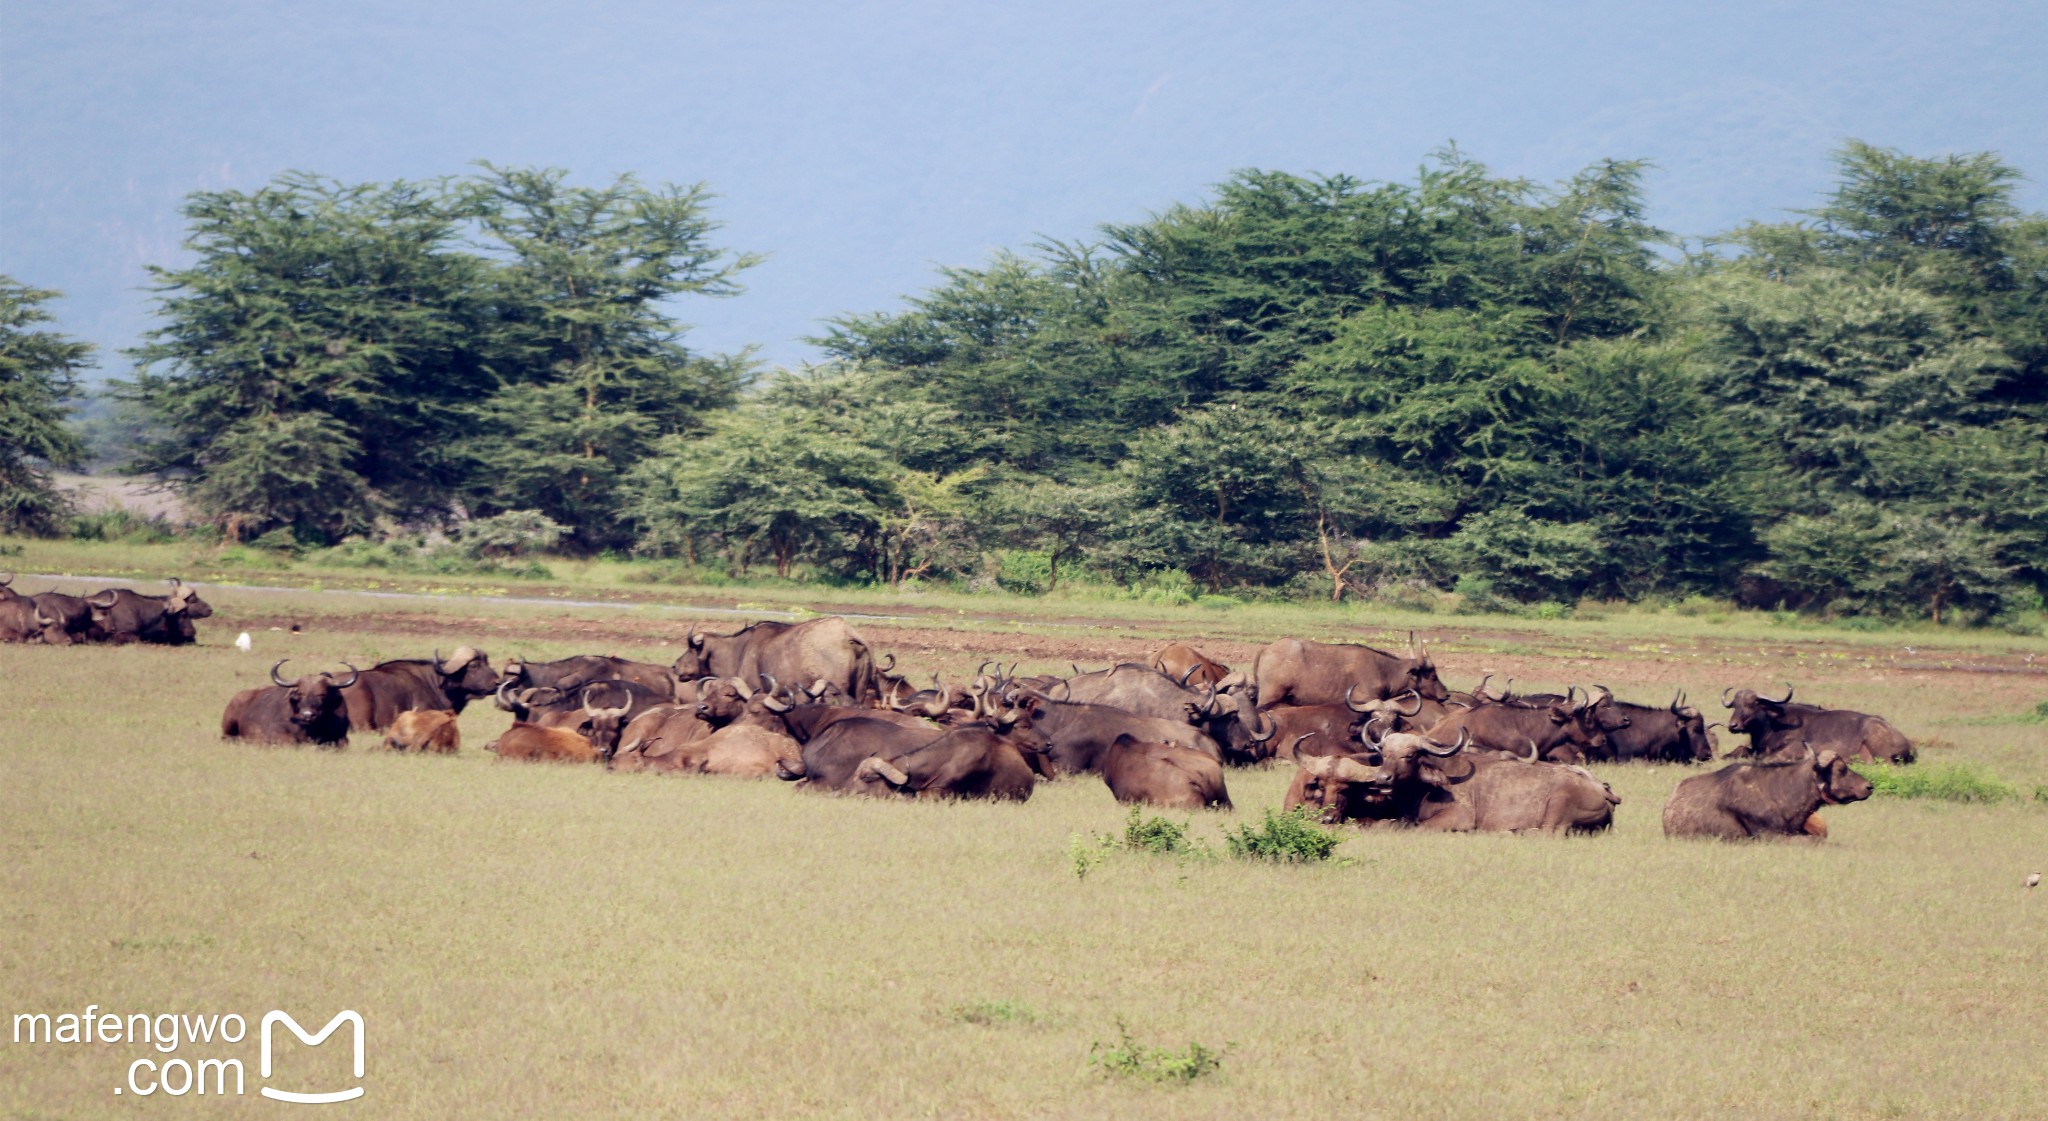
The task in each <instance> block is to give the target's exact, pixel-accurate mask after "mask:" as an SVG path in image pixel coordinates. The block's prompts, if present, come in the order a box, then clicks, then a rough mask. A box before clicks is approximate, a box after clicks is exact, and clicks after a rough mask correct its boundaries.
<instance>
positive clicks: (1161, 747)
mask: <svg viewBox="0 0 2048 1121" xmlns="http://www.w3.org/2000/svg"><path fill="white" fill-rule="evenodd" d="M9 582H11V581H7V580H4V579H0V597H4V598H0V640H12V641H31V642H34V641H40V642H44V643H52V644H66V643H71V642H90V641H113V642H127V641H144V642H160V643H170V644H177V643H189V642H191V641H192V639H193V628H192V624H191V620H192V619H196V618H205V617H206V616H207V615H209V614H211V609H210V608H209V607H207V605H206V604H205V603H204V601H202V600H201V599H200V598H199V597H198V595H196V594H195V593H194V592H193V591H192V589H190V588H189V587H186V586H184V585H182V584H179V583H178V582H177V581H175V580H174V581H172V590H171V593H170V594H169V595H167V596H142V595H137V594H136V593H134V592H130V591H127V590H116V591H109V592H102V593H99V594H98V595H94V596H86V597H71V596H55V595H50V594H47V593H46V594H44V595H37V596H21V595H17V594H16V593H14V592H13V590H12V589H11V588H9V587H7V584H8V583H9ZM284 664H285V663H284V662H279V663H277V664H276V665H273V666H272V667H271V669H270V684H268V685H264V686H260V687H258V688H255V689H249V690H245V691H243V692H240V693H237V694H236V695H235V696H234V697H233V698H232V699H230V700H229V701H228V705H227V710H226V712H225V713H224V714H223V715H222V717H221V734H222V735H223V736H225V737H230V738H242V739H249V740H254V741H260V742H270V743H310V744H318V745H329V746H339V745H341V744H344V743H345V742H346V741H347V738H348V736H349V734H350V733H351V732H360V731H372V730H375V731H382V732H384V733H385V739H384V743H385V746H386V747H388V748H392V749H395V750H410V751H427V752H444V753H445V752H454V751H456V750H457V749H458V748H459V745H460V733H459V731H458V728H457V725H456V715H457V714H458V713H460V712H462V710H463V709H464V708H465V707H466V706H467V705H468V704H469V703H470V702H471V701H473V700H477V699H480V698H483V697H490V698H492V700H493V701H494V702H495V703H496V704H497V705H498V707H500V708H502V709H504V710H506V711H508V712H510V713H511V714H512V715H513V717H514V722H513V724H512V726H511V728H510V729H508V730H507V731H506V732H505V733H504V734H503V735H502V736H500V737H499V738H498V739H497V740H495V741H493V742H492V743H490V744H489V745H487V750H490V751H493V752H495V753H497V755H498V757H499V758H500V759H517V760H563V761H578V762H588V763H597V764H601V765H603V766H605V767H607V768H609V769H612V770H615V771H652V772H676V773H692V774H696V773H702V774H724V775H737V776H750V777H757V778H769V777H774V778H779V779H783V780H786V781H790V782H794V783H797V784H799V785H802V786H804V787H808V788H811V789H817V790H824V791H831V792H840V793H857V794H868V795H875V796H909V797H922V798H962V799H1011V800H1018V801H1021V800H1024V799H1027V798H1029V797H1030V796H1031V793H1032V791H1033V789H1034V788H1035V787H1036V785H1037V784H1038V783H1039V782H1041V781H1044V780H1047V779H1053V778H1057V777H1059V776H1065V775H1079V774H1094V775H1098V776H1100V777H1101V778H1102V780H1103V781H1104V783H1105V784H1106V785H1107V786H1108V787H1109V790H1110V792H1111V794H1112V795H1114V796H1115V798H1116V799H1117V800H1118V801H1121V802H1130V803H1144V804H1150V805H1156V806H1163V807H1169V808H1180V809H1190V808H1204V807H1214V808H1228V807H1229V806H1230V794H1229V791H1228V789H1227V787H1226V784H1225V768H1226V767H1227V766H1243V765H1254V764H1262V763H1267V762H1271V761H1277V762H1280V763H1282V764H1285V765H1289V766H1292V767H1293V768H1294V776H1293V783H1292V785H1291V786H1290V787H1289V789H1288V792H1287V796H1286V803H1285V805H1286V807H1287V808H1288V809H1294V808H1296V807H1305V808H1306V809H1307V810H1308V811H1309V812H1310V813H1312V814H1314V815H1317V816H1319V817H1320V818H1321V820H1322V821H1324V822H1325V823H1330V824H1335V823H1339V822H1347V823H1352V824H1357V825H1374V824H1406V825H1414V826H1419V827H1421V828H1425V829H1438V830H1488V831H1521V830H1545V831H1552V832H1562V831H1585V830H1599V829H1604V828H1606V827H1607V826H1608V825H1610V824H1611V823H1612V821H1613V817H1614V808H1615V806H1617V805H1619V804H1620V799H1619V798H1618V797H1616V796H1615V794H1614V792H1613V791H1612V790H1611V789H1610V788H1609V787H1608V786H1607V784H1606V783H1604V782H1602V781H1600V780H1599V779H1598V778H1596V777H1595V776H1594V775H1593V774H1592V773H1591V772H1589V771H1587V770H1586V769H1585V768H1584V766H1583V765H1582V764H1584V763H1587V762H1605V761H1617V760H1653V761H1669V762H1678V763H1699V762H1705V761H1708V760H1711V759H1713V758H1714V756H1715V747H1716V741H1715V737H1714V734H1713V731H1712V729H1713V728H1714V727H1716V726H1718V725H1710V724H1708V723H1707V721H1706V720H1705V719H1704V718H1703V716H1702V715H1701V714H1700V712H1699V711H1698V710H1697V709H1695V708H1693V707H1691V706H1690V705H1688V704H1687V703H1686V700H1685V697H1684V696H1683V694H1681V695H1679V696H1677V697H1675V698H1673V699H1672V700H1671V702H1670V703H1669V704H1667V705H1663V706H1661V707H1656V706H1646V705H1637V704H1630V703H1627V702H1624V701H1620V700H1617V699H1615V697H1614V696H1613V694H1612V693H1611V692H1610V691H1609V690H1607V689H1606V688H1604V687H1602V686H1597V685H1596V686H1593V687H1592V688H1591V689H1590V690H1585V689H1580V688H1577V687H1574V688H1572V689H1570V690H1568V691H1567V692H1566V693H1565V694H1564V695H1563V696H1558V695H1555V694H1520V695H1518V694H1515V693H1514V692H1513V691H1512V688H1511V686H1512V682H1510V683H1509V686H1510V687H1509V688H1501V689H1493V688H1490V686H1491V678H1488V679H1486V680H1483V681H1481V682H1480V683H1479V684H1478V685H1476V686H1474V687H1473V688H1472V690H1471V691H1469V692H1457V691H1453V690H1451V689H1448V688H1446V687H1445V685H1444V684H1443V682H1442V681H1441V680H1440V679H1439V678H1438V676H1437V671H1436V666H1435V664H1434V662H1433V660H1432V659H1431V658H1430V656H1429V654H1428V652H1427V651H1426V650H1421V649H1417V648H1415V647H1414V646H1413V645H1412V643H1411V648H1410V650H1409V652H1408V653H1407V654H1406V655H1400V654H1393V653H1388V652H1386V651H1382V650H1376V649H1373V648H1371V647H1368V646H1361V645H1350V644H1331V643H1320V642H1310V641H1306V640H1302V639H1291V638H1290V639H1282V640H1281V641H1278V642H1275V643H1272V644H1271V645H1268V646H1266V647H1264V648H1262V649H1260V650H1259V651H1258V653H1257V655H1256V656H1255V657H1254V658H1253V660H1252V664H1251V666H1250V668H1249V669H1248V670H1236V671H1233V670H1232V669H1231V668H1230V667H1228V666H1225V665H1222V664H1220V663H1218V662H1215V661H1213V660H1211V659H1209V658H1207V657H1205V656H1203V655H1202V654H1201V653H1200V652H1199V651H1197V650H1195V649H1194V648H1192V647H1189V646H1186V645H1182V644H1179V643H1175V644H1172V645H1168V646H1166V647H1164V648H1162V649H1160V650H1158V651H1157V652H1155V653H1154V654H1153V655H1152V658H1151V660H1150V662H1149V664H1145V665H1138V664H1130V663H1127V664H1121V665H1114V666H1111V667H1109V668H1107V669H1101V670H1095V671H1092V672H1083V671H1082V670H1081V669H1080V667H1078V666H1076V667H1074V673H1073V674H1072V676H1066V677H1061V676H1049V675H1024V676H1020V675H1018V674H1017V673H1016V671H1015V667H1011V669H1010V670H1009V671H1007V672H1006V671H1004V670H1003V668H1002V667H1001V666H1000V665H999V664H996V663H983V665H982V666H981V668H980V670H979V671H978V672H977V673H976V674H975V675H974V676H973V677H972V679H971V680H968V681H966V682H964V683H946V682H943V681H941V680H940V679H939V678H938V677H936V676H934V677H933V678H932V679H931V684H930V686H929V687H920V686H919V685H918V684H917V683H915V682H913V681H911V680H909V679H908V678H907V677H906V676H904V675H901V674H898V673H896V672H894V671H895V659H894V657H893V656H888V657H885V658H883V659H881V660H877V659H876V658H875V657H874V655H873V654H872V652H871V651H870V649H869V646H868V644H867V643H866V642H865V641H863V640H862V639H861V637H860V636H859V635H858V634H857V633H856V632H855V631H854V630H853V629H852V628H851V627H850V626H848V625H847V623H846V621H845V620H843V619H839V618H836V617H834V618H820V619H813V620H810V621H807V622H802V623H780V622H759V623H754V624H751V625H749V626H747V627H745V628H743V629H741V630H739V631H738V632H736V633H733V634H709V633H704V632H702V631H701V630H699V629H698V628H694V627H693V628H692V629H691V630H690V632H689V635H688V639H687V643H686V646H685V649H684V652H683V654H682V656H681V657H679V658H677V659H676V661H675V663H674V664H673V665H667V666H664V665H655V664H650V663H645V662H634V661H628V660H626V659H622V658H615V657H605V656H596V655H585V656H579V657H573V658H566V659H563V660H560V661H553V662H530V661H525V660H522V659H519V658H513V659H511V660H509V661H506V662H505V663H503V664H502V666H500V667H497V668H493V666H492V664H491V661H490V658H489V657H488V655H486V654H485V653H484V652H483V651H482V650H478V649H475V648H473V647H469V646H463V647H460V648H457V649H456V650H454V651H453V652H452V653H450V654H449V655H448V656H446V657H443V656H442V655H441V654H440V652H439V651H436V652H435V654H434V656H433V657H432V658H422V659H410V660H400V661H390V662H384V663H382V664H379V665H376V666H372V667H369V668H366V669H358V668H357V667H355V666H348V667H347V669H346V671H345V672H341V673H334V672H318V673H310V674H304V675H300V676H296V677H287V676H285V675H284V674H283V673H282V672H281V671H282V669H283V668H284ZM1722 704H1723V706H1724V707H1726V708H1727V709H1728V712H1729V715H1728V720H1727V724H1726V727H1727V728H1728V730H1729V731H1730V732H1731V733H1732V734H1740V735H1745V736H1747V737H1748V743H1747V744H1746V745H1745V746H1743V747H1741V748H1739V749H1738V750H1737V751H1735V752H1733V753H1732V754H1735V755H1740V756H1743V757H1744V759H1743V761H1740V762H1736V763H1733V764H1730V765H1728V766H1726V767H1723V768H1722V769H1720V770H1718V771H1713V772H1710V773H1704V774H1698V775H1694V776H1692V777H1690V778H1687V779H1685V780H1684V781H1682V782H1680V783H1679V784H1678V787H1677V789H1676V790H1675V791H1674V792H1673V794H1672V796H1671V799H1670V801H1669V802H1668V803H1667V804H1666V806H1665V808H1664V830H1665V832H1666V833H1667V834H1669V835H1673V836H1708V837H1722V838H1730V839H1735V838H1746V837H1780V838H1799V837H1806V838H1821V837H1825V836H1826V833H1827V830H1826V826H1825V825H1824V824H1823V823H1822V821H1821V819H1820V817H1819V816H1818V813H1817V811H1818V810H1819V809H1820V807H1821V806H1823V805H1836V804H1841V803H1845V802H1854V801H1859V800H1861V799H1864V798H1867V797H1869V796H1870V793H1871V785H1870V783H1869V782H1868V781H1867V780H1866V779H1864V778H1863V777H1862V776H1861V775H1859V774H1857V773H1856V772H1855V771H1853V770H1851V769H1850V764H1851V763H1852V762H1857V761H1864V760H1869V761H1877V762H1886V763H1910V762H1912V760H1913V757H1914V752H1913V746H1912V744H1911V742H1910V741H1908V740H1907V739H1906V737H1905V736H1903V735H1901V734H1900V733H1899V732H1898V730H1897V729H1895V728H1893V727H1892V726H1891V725H1890V724H1888V723H1886V722H1885V721H1884V720H1883V719H1882V718H1880V717H1876V716H1868V715H1865V714H1863V713H1858V712H1850V711H1847V710H1842V709H1826V708H1821V707H1819V706H1815V705H1808V704H1797V703H1794V702H1793V700H1792V691H1791V689H1790V688H1789V687H1788V689H1787V691H1786V693H1785V695H1784V696H1783V697H1781V698H1772V697H1768V696H1764V695H1761V694H1758V693H1757V692H1755V691H1753V690H1749V689H1741V690H1729V691H1727V692H1724V693H1723V694H1722Z"/></svg>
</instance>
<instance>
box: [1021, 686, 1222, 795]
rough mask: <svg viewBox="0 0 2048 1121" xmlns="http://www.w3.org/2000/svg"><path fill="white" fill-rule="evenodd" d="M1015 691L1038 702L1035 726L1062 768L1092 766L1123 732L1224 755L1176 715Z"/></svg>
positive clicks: (1054, 761)
mask: <svg viewBox="0 0 2048 1121" xmlns="http://www.w3.org/2000/svg"><path fill="white" fill-rule="evenodd" d="M1016 695H1017V696H1019V697H1021V698H1023V699H1025V700H1029V701H1033V702H1036V709H1035V716H1034V718H1033V727H1035V728H1036V729H1037V730H1038V731H1040V732H1042V733H1044V734H1045V735H1046V736H1047V737H1048V738H1049V739H1050V740H1051V743H1052V748H1051V751H1050V752H1049V753H1048V755H1047V758H1048V759H1049V761H1050V765H1051V767H1052V768H1053V769H1054V770H1055V771H1057V772H1059V773H1062V774H1082V773H1085V772H1091V771H1094V770H1095V769H1096V760H1097V758H1098V757H1099V756H1100V755H1101V754H1102V753H1103V752H1104V751H1105V750H1107V749H1108V748H1109V746H1110V745H1111V744H1113V743H1115V742H1116V738H1117V737H1118V736H1123V735H1128V736H1130V737H1131V738H1132V739H1134V740H1137V741H1139V742H1142V743H1160V742H1163V743H1171V744H1176V745H1178V746H1181V747H1185V748H1189V749H1190V750H1193V751H1198V752H1201V753H1202V754H1204V755H1207V756H1209V757H1210V758H1212V759H1217V760H1221V759H1222V758H1223V749H1222V747H1220V746H1219V745H1218V744H1217V743H1216V741H1215V740H1213V739H1211V738H1210V737H1209V735H1208V734H1207V733H1205V732H1203V731H1201V730H1200V729H1198V728H1193V727H1190V726H1188V725H1187V724H1184V723H1181V722H1180V721H1176V720H1163V719H1160V718H1158V717H1154V716H1135V715H1132V714H1131V713H1128V712H1125V711H1124V710H1123V709H1120V708H1111V707H1109V706H1108V705H1090V704H1071V703H1068V702H1064V701H1055V700H1052V699H1050V698H1048V697H1046V696H1044V695H1043V694H1040V693H1035V692H1032V691H1029V690H1021V691H1019V692H1018V693H1017V694H1016Z"/></svg>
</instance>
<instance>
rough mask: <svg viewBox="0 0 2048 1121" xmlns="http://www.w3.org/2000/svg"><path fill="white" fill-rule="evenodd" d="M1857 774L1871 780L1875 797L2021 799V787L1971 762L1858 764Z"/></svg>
mask: <svg viewBox="0 0 2048 1121" xmlns="http://www.w3.org/2000/svg"><path fill="white" fill-rule="evenodd" d="M1856 773H1857V774H1860V775H1862V776H1863V777H1864V778H1867V779H1869V780H1870V785H1871V787H1872V791H1871V793H1872V796H1873V797H1880V798H1931V799H1933V800H1935V801H1940V802H2011V801H2017V800H2018V799H2019V798H2020V790H2019V788H2018V787H2016V786H2014V785H2013V784H2011V783H2009V782H2007V781H2005V780H2004V779H2001V778H1998V777H1996V776H1994V775H1990V774H1986V773H1985V772H1983V771H1981V770H1979V769H1978V768H1976V767H1974V766H1971V765H1970V764H1968V763H1928V764H1922V765H1919V766H1912V767H1900V766H1894V765H1892V764H1889V763H1859V764H1857V765H1856Z"/></svg>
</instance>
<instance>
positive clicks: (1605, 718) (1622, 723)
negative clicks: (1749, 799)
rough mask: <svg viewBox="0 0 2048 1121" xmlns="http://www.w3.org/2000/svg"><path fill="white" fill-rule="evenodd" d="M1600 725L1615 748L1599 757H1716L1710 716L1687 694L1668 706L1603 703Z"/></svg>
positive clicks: (1697, 759) (1673, 760)
mask: <svg viewBox="0 0 2048 1121" xmlns="http://www.w3.org/2000/svg"><path fill="white" fill-rule="evenodd" d="M1600 726H1601V728H1602V729H1604V730H1605V731H1606V732H1607V738H1608V740H1609V741H1610V743H1611V749H1610V751H1609V752H1608V754H1607V755H1606V756H1594V757H1593V758H1595V759H1601V758H1612V759H1650V760H1659V761H1663V762H1670V763H1704V762H1706V761H1707V760H1709V759H1712V758H1713V757H1714V736H1713V733H1712V732H1709V731H1708V730H1707V721H1706V718H1705V717H1703V716H1701V715H1700V713H1699V710H1698V709H1696V708H1694V707H1692V706H1691V705H1689V704H1686V703H1685V694H1684V693H1680V694H1678V695H1677V696H1675V697H1673V698H1671V704H1670V705H1669V706H1668V707H1665V708H1651V707H1650V706H1648V705H1638V704H1629V703H1627V702H1625V701H1613V702H1610V703H1609V704H1607V705H1605V706H1603V708H1602V709H1601V712H1600Z"/></svg>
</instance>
